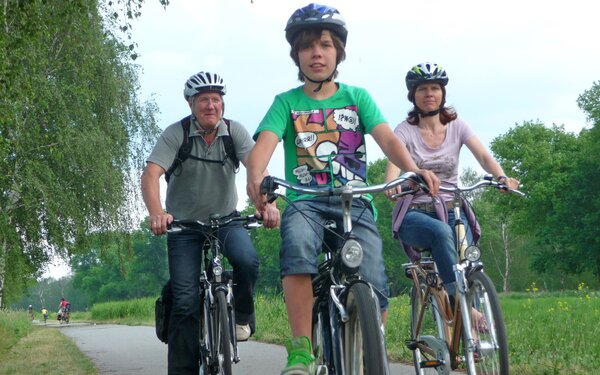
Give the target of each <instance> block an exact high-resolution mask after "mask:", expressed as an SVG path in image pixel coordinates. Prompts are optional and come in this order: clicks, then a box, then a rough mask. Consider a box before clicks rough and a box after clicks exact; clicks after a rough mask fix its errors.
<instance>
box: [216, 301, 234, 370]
mask: <svg viewBox="0 0 600 375" xmlns="http://www.w3.org/2000/svg"><path fill="white" fill-rule="evenodd" d="M215 301H216V310H215V311H214V322H215V324H214V325H213V327H214V330H215V331H214V335H213V337H214V343H213V344H214V345H213V348H215V349H216V350H217V352H216V353H213V354H214V356H213V358H218V369H216V370H217V371H218V372H215V373H216V374H219V375H221V374H223V375H231V362H232V356H231V336H230V334H229V333H230V322H229V314H228V312H227V297H226V295H225V291H223V290H217V291H216V293H215Z"/></svg>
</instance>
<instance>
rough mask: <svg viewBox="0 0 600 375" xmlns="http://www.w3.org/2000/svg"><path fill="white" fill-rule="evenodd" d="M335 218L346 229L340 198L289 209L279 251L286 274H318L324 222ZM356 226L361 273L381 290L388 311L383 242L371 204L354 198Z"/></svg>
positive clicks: (314, 200) (300, 202)
mask: <svg viewBox="0 0 600 375" xmlns="http://www.w3.org/2000/svg"><path fill="white" fill-rule="evenodd" d="M331 220H333V221H335V222H336V224H337V227H338V228H343V221H342V208H341V199H340V198H339V197H315V198H312V199H305V200H298V201H296V202H294V203H293V204H290V205H289V206H288V207H287V208H286V209H285V211H284V213H283V216H282V219H281V230H280V233H281V250H280V252H279V265H280V269H281V276H282V277H283V276H287V275H299V274H316V273H317V267H318V263H319V254H320V253H321V249H322V243H323V235H324V229H323V225H325V223H326V222H327V221H331ZM352 226H353V228H352V233H354V235H355V236H356V239H357V240H358V242H359V243H360V245H361V246H362V248H363V261H362V264H361V266H360V268H359V273H360V274H361V276H362V277H363V279H364V280H366V281H368V282H370V283H371V284H372V285H373V286H374V287H375V288H376V289H377V290H378V291H379V293H378V294H380V296H379V297H380V298H379V300H380V306H381V308H382V309H384V310H385V308H386V307H387V305H388V297H389V288H388V285H387V275H386V273H385V266H384V264H383V242H382V240H381V236H380V235H379V231H378V230H377V226H376V225H375V218H374V217H373V211H372V210H371V206H370V204H369V203H366V202H365V201H363V200H361V199H354V200H353V201H352ZM382 297H385V298H382Z"/></svg>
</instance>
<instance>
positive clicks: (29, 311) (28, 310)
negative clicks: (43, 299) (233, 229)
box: [27, 305, 33, 320]
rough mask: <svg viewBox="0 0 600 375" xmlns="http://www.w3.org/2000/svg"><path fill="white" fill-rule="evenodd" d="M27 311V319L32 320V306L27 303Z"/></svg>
mask: <svg viewBox="0 0 600 375" xmlns="http://www.w3.org/2000/svg"><path fill="white" fill-rule="evenodd" d="M27 312H28V313H29V319H31V320H33V306H32V305H29V307H28V308H27Z"/></svg>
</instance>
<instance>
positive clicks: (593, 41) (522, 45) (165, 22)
mask: <svg viewBox="0 0 600 375" xmlns="http://www.w3.org/2000/svg"><path fill="white" fill-rule="evenodd" d="M308 3H309V2H308V1H297V0H252V1H251V0H171V4H169V5H168V6H167V7H166V9H165V8H163V7H162V6H161V5H160V4H159V1H158V0H146V1H145V3H144V5H143V7H142V9H141V11H142V15H141V17H140V19H139V20H138V21H135V22H134V23H133V40H134V41H135V42H136V43H137V52H138V54H139V58H138V59H137V60H136V63H137V64H139V67H140V73H139V74H140V76H139V80H140V85H141V86H140V93H139V97H140V99H141V100H147V99H150V98H152V99H153V100H154V101H155V102H156V104H157V105H158V108H159V110H160V113H159V114H158V121H159V124H160V126H161V127H162V128H165V127H167V126H168V125H170V124H171V123H173V122H176V121H178V120H179V119H181V118H182V117H184V116H186V115H188V114H189V107H188V105H187V103H186V102H185V100H184V99H183V85H184V83H185V81H186V80H187V78H188V77H189V76H191V75H192V74H195V73H197V72H199V71H211V72H217V73H219V74H220V75H221V76H222V77H223V78H224V79H225V81H226V83H227V95H226V96H225V97H224V100H225V116H226V117H228V118H231V119H234V120H237V121H240V122H241V123H242V124H243V125H244V126H245V127H246V128H247V129H248V131H249V132H250V133H251V134H253V133H254V131H255V130H256V127H257V126H258V124H259V122H260V120H261V119H262V117H263V116H264V114H265V113H266V111H267V110H268V108H269V107H270V105H271V103H272V101H273V98H274V96H275V95H276V94H278V93H280V92H283V91H287V90H289V89H291V88H293V87H296V86H299V85H300V82H299V81H298V80H297V68H296V67H295V65H294V63H293V61H292V60H291V58H290V57H289V45H288V44H287V41H286V40H285V36H284V28H285V24H286V22H287V20H288V18H289V17H290V15H291V14H292V13H293V12H294V11H295V10H296V9H298V8H301V7H303V6H305V5H307V4H308ZM322 4H327V5H330V6H334V7H336V8H337V9H338V10H339V12H340V13H341V14H342V16H343V17H344V19H345V20H346V23H347V27H348V42H347V46H346V60H345V61H344V62H342V64H340V66H339V67H338V70H339V75H338V79H337V80H338V81H340V82H344V83H346V84H350V85H355V86H360V87H363V88H365V89H367V91H368V92H369V93H370V94H371V96H372V97H373V98H374V100H375V102H376V103H377V104H378V106H379V107H380V109H381V111H382V112H383V114H384V116H385V117H386V118H387V120H388V123H389V124H390V126H391V127H392V128H394V127H395V126H396V125H397V124H399V123H400V122H402V121H403V120H404V119H405V118H406V114H407V112H408V111H409V110H410V109H411V107H412V105H411V104H410V103H409V102H408V100H407V99H406V93H407V90H406V86H405V83H404V77H405V76H406V72H407V71H408V70H409V69H410V68H411V67H412V66H414V65H416V64H418V63H421V62H435V63H437V64H439V65H442V66H443V67H444V68H445V69H446V71H447V73H448V76H449V84H448V86H447V97H446V101H447V104H448V105H451V106H453V107H454V108H455V109H456V111H457V113H458V115H459V116H460V117H461V118H463V119H464V120H466V121H467V122H468V123H469V124H470V125H471V126H472V128H473V129H474V131H475V133H476V134H477V135H478V136H479V138H480V139H481V141H482V142H483V144H484V145H486V146H489V144H490V143H491V142H492V141H493V139H494V138H495V137H499V136H501V135H503V134H505V133H506V132H508V131H509V130H510V129H511V128H513V127H514V126H515V125H517V124H522V123H523V122H525V121H540V122H542V123H544V124H546V125H547V126H551V125H552V124H556V125H564V126H565V129H566V130H568V131H572V132H579V131H580V130H581V129H582V128H584V127H586V126H587V124H586V118H585V114H584V113H583V112H582V111H581V110H580V109H579V108H578V107H577V104H576V100H577V98H578V96H579V95H581V94H582V93H583V92H584V91H585V90H587V89H590V88H591V87H592V85H593V83H594V82H596V81H600V43H598V36H599V35H600V31H599V30H598V28H597V26H596V25H597V15H598V13H599V11H600V5H598V4H596V2H590V1H584V0H571V1H555V0H549V1H548V0H547V1H539V0H527V1H523V0H505V1H498V2H488V1H481V0H465V1H461V0H456V1H447V0H446V1H443V0H430V1H426V2H407V1H402V2H400V1H399V2H396V1H389V0H369V1H365V0H339V1H336V0H329V1H327V2H322ZM367 142H368V144H367V155H368V160H369V161H370V162H373V161H375V160H377V159H380V158H383V157H384V155H383V153H382V152H381V151H380V150H379V148H378V146H377V145H376V144H375V142H374V141H373V140H372V139H371V138H370V137H368V138H367ZM461 162H462V163H461V168H465V167H467V166H469V167H472V168H475V169H476V170H479V171H480V172H483V171H482V170H481V169H480V168H479V167H478V165H477V164H476V162H475V160H474V159H473V158H472V156H470V154H469V152H468V150H466V151H464V152H463V153H462V154H461ZM269 171H270V173H271V174H272V175H274V176H278V177H283V148H282V146H279V147H278V149H277V151H276V153H275V155H274V156H273V158H272V159H271V163H270V164H269ZM245 180H246V175H245V170H244V169H243V168H241V170H240V172H239V174H238V178H237V182H238V191H239V195H240V197H239V198H240V207H243V205H244V203H245V201H246V195H245ZM163 192H164V189H163Z"/></svg>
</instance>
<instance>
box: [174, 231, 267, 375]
mask: <svg viewBox="0 0 600 375" xmlns="http://www.w3.org/2000/svg"><path fill="white" fill-rule="evenodd" d="M218 237H219V241H221V244H223V246H222V247H221V249H222V251H223V254H224V255H225V256H226V257H227V259H228V260H229V263H230V264H231V265H232V266H233V295H234V298H235V319H236V323H238V324H250V325H251V327H252V330H254V325H255V322H254V285H255V284H256V278H257V277H258V257H257V255H256V249H255V248H254V246H253V245H252V241H251V240H250V236H249V235H248V232H247V231H246V229H244V227H243V226H242V225H241V224H240V223H230V224H229V225H227V226H226V227H223V228H221V229H220V230H219V233H218ZM205 239H206V238H205V236H204V235H203V234H200V233H179V234H172V233H169V235H168V238H167V245H168V249H169V273H170V277H171V288H172V291H173V308H172V310H171V317H170V321H169V337H168V341H169V353H168V369H169V374H198V373H199V371H200V370H199V367H198V361H199V350H200V348H199V343H198V341H199V330H200V328H199V327H200V326H199V316H200V307H199V304H200V299H199V288H200V284H199V279H200V270H201V263H202V246H203V244H204V242H205Z"/></svg>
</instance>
